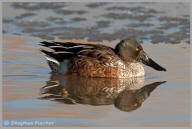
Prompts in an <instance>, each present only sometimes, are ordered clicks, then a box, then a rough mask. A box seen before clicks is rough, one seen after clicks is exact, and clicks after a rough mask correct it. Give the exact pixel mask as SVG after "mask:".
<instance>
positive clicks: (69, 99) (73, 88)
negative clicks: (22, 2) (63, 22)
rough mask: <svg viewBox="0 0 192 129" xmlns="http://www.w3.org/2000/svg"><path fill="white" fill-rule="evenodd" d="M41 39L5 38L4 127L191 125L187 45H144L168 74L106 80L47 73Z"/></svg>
mask: <svg viewBox="0 0 192 129" xmlns="http://www.w3.org/2000/svg"><path fill="white" fill-rule="evenodd" d="M39 41H41V39H38V38H30V37H19V36H4V37H3V125H4V126H189V117H190V116H189V111H190V108H189V107H190V101H189V86H190V84H189V71H190V70H189V69H190V66H189V49H190V48H189V45H187V44H179V45H152V44H151V45H150V44H143V47H144V49H145V50H146V52H147V53H148V54H149V55H150V56H151V57H152V58H153V59H154V60H156V61H157V62H159V63H160V64H162V65H163V66H164V67H165V68H166V69H167V70H168V71H167V72H158V71H155V70H153V69H152V68H149V67H145V71H146V75H145V77H144V78H142V77H140V78H130V79H109V78H108V79H105V78H79V77H76V76H70V75H54V74H51V73H50V69H49V67H48V65H47V63H46V61H45V59H44V58H43V55H42V54H40V51H39V46H38V45H37V44H38V42H39ZM113 44H116V43H113ZM170 52H171V53H172V54H170ZM176 53H177V54H178V56H177V57H176V56H174V55H175V54H176ZM39 122H41V124H42V125H40V123H39ZM22 124H23V125H22ZM30 124H31V125H30Z"/></svg>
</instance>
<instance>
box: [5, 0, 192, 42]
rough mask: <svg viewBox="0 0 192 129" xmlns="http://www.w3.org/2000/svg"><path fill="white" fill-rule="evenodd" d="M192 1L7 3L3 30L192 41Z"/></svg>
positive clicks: (99, 38)
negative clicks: (191, 29) (191, 35)
mask: <svg viewBox="0 0 192 129" xmlns="http://www.w3.org/2000/svg"><path fill="white" fill-rule="evenodd" d="M189 16H190V6H189V4H188V3H130V2H129V3H123V2H119V3H70V2H68V3H59V2H57V3H54V4H53V3H46V4H45V3H35V2H33V3H4V4H3V33H5V34H16V35H25V36H35V37H41V38H44V39H58V38H59V39H73V38H76V39H79V38H80V39H82V38H86V39H88V40H89V41H103V40H108V41H112V40H117V39H118V40H119V39H123V38H126V37H135V38H137V39H138V40H141V41H143V42H152V43H159V42H163V43H180V42H182V43H189V39H190V38H189V33H190V17H189Z"/></svg>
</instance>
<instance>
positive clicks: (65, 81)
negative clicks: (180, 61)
mask: <svg viewBox="0 0 192 129" xmlns="http://www.w3.org/2000/svg"><path fill="white" fill-rule="evenodd" d="M164 82H165V81H164ZM164 82H155V83H152V84H149V85H146V86H144V87H142V86H143V83H144V77H137V78H128V79H127V78H126V79H115V78H81V77H77V76H63V75H55V74H52V75H51V77H50V80H49V81H47V84H46V86H44V87H42V88H41V94H42V97H41V98H42V99H52V100H54V101H59V102H63V103H66V104H75V103H80V104H89V105H109V104H114V105H115V107H117V108H118V109H120V110H123V111H132V110H135V109H137V108H138V107H140V106H141V104H142V102H144V101H145V99H146V98H147V97H148V96H149V95H150V93H151V92H152V91H153V90H154V89H155V88H156V87H157V86H159V85H160V84H162V83H164ZM141 87H142V88H141Z"/></svg>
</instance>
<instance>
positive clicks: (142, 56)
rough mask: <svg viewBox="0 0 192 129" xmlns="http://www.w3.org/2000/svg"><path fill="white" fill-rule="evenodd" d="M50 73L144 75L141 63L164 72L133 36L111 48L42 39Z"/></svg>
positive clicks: (120, 76) (107, 76)
mask: <svg viewBox="0 0 192 129" xmlns="http://www.w3.org/2000/svg"><path fill="white" fill-rule="evenodd" d="M40 46H42V47H43V48H41V49H40V51H41V52H42V53H43V54H44V56H45V58H46V60H47V63H48V65H49V67H50V68H51V72H53V73H58V74H71V75H77V76H83V77H106V78H130V77H139V76H144V75H145V71H144V67H143V65H142V64H141V63H143V64H144V65H147V66H149V67H152V68H153V69H155V70H157V71H166V69H165V68H164V67H162V66H161V65H159V64H157V63H156V62H155V61H154V60H152V59H151V58H150V57H149V56H148V55H147V53H146V52H145V51H144V49H143V47H142V46H141V43H139V42H138V41H137V40H136V39H134V38H126V39H123V40H121V41H120V42H119V43H117V45H116V46H115V47H114V48H112V47H109V46H106V45H102V44H83V43H77V42H56V41H42V42H40Z"/></svg>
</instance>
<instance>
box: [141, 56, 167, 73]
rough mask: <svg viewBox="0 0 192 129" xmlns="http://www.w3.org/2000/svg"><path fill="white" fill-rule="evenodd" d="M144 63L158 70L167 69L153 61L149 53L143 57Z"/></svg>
mask: <svg viewBox="0 0 192 129" xmlns="http://www.w3.org/2000/svg"><path fill="white" fill-rule="evenodd" d="M141 61H142V63H143V64H145V65H147V66H150V67H152V68H154V69H155V70H158V71H167V70H166V69H165V68H163V67H162V66H160V65H159V64H157V63H156V62H155V61H153V60H152V59H151V58H149V57H148V56H147V55H145V56H143V58H142V59H141Z"/></svg>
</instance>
